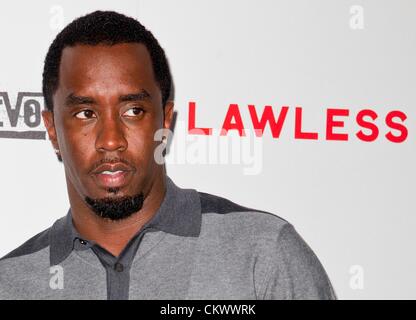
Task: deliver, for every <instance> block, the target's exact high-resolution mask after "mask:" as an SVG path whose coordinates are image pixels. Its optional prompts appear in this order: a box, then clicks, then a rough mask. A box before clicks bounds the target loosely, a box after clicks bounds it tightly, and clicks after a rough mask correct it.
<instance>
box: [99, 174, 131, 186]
mask: <svg viewBox="0 0 416 320" xmlns="http://www.w3.org/2000/svg"><path fill="white" fill-rule="evenodd" d="M131 175H132V172H131V171H103V172H101V173H96V174H94V175H93V177H94V178H95V180H96V182H97V184H98V185H99V186H101V187H103V188H116V187H118V188H120V187H123V186H125V185H126V184H128V180H129V178H130V177H131Z"/></svg>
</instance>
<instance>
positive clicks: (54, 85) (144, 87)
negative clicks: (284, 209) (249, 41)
mask: <svg viewBox="0 0 416 320" xmlns="http://www.w3.org/2000/svg"><path fill="white" fill-rule="evenodd" d="M170 90H171V76H170V72H169V67H168V63H167V60H166V57H165V54H164V51H163V49H162V48H161V47H160V45H159V44H158V42H157V40H156V39H155V38H154V37H153V35H152V34H151V33H150V32H149V31H147V30H146V29H145V28H144V27H143V26H142V25H141V24H140V23H139V22H137V21H136V20H134V19H132V18H128V17H126V16H124V15H121V14H118V13H115V12H101V11H96V12H94V13H91V14H88V15H86V16H84V17H81V18H79V19H76V20H75V21H73V22H72V23H71V24H69V25H68V26H67V27H66V28H65V29H64V30H62V32H61V33H60V34H58V36H57V37H56V39H55V40H54V41H53V43H52V44H51V46H50V48H49V51H48V53H47V56H46V59H45V67H44V72H43V94H44V98H45V104H46V110H45V111H44V112H43V114H42V116H43V120H44V123H45V126H46V128H47V131H48V135H49V138H50V140H51V143H52V145H53V147H54V149H55V152H56V154H57V156H58V159H59V160H60V161H62V162H63V165H64V169H65V176H66V182H67V189H68V195H69V201H70V210H69V212H68V214H67V215H66V217H64V218H61V219H59V220H57V221H56V222H55V224H54V225H53V226H52V227H51V228H49V229H47V230H45V231H43V232H41V233H39V234H38V235H36V236H35V237H33V238H32V239H30V240H28V241H27V242H26V243H24V244H23V245H22V246H20V247H19V248H17V249H16V250H14V251H12V252H11V253H9V254H8V255H6V256H5V257H4V258H2V259H1V261H0V298H1V299H333V298H335V294H334V292H333V290H332V287H331V284H330V281H329V279H328V277H327V275H326V273H325V271H324V269H323V267H322V265H321V264H320V262H319V261H318V259H317V257H316V256H315V255H314V253H313V252H312V250H311V249H310V248H309V247H308V246H307V245H306V243H305V242H304V241H303V240H302V238H301V237H300V236H299V235H298V234H297V233H296V231H295V230H294V228H293V227H292V226H291V224H289V223H288V222H286V221H285V220H283V219H281V218H279V217H277V216H275V215H273V214H269V213H264V212H260V211H258V210H252V209H248V208H244V207H241V206H239V205H237V204H234V203H232V202H230V201H228V200H226V199H223V198H220V197H217V196H213V195H210V194H205V193H201V192H197V191H195V190H191V189H181V188H179V187H178V186H176V185H175V184H174V182H173V181H172V180H170V178H169V177H167V175H166V173H165V167H164V166H163V165H160V164H158V162H157V161H156V160H155V152H156V150H157V149H158V146H159V145H160V143H161V142H160V141H155V139H154V136H155V133H156V132H157V131H158V130H168V129H169V128H170V126H171V121H172V114H173V102H172V101H171V100H170V98H169V97H170ZM162 143H165V141H163V142H162Z"/></svg>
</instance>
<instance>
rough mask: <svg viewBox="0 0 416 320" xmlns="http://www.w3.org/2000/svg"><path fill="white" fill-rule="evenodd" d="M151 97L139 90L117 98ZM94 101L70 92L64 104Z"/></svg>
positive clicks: (141, 98)
mask: <svg viewBox="0 0 416 320" xmlns="http://www.w3.org/2000/svg"><path fill="white" fill-rule="evenodd" d="M148 99H151V95H150V94H149V92H147V91H146V90H144V89H143V90H141V91H140V92H137V93H129V94H125V95H121V96H119V98H118V101H119V102H134V101H143V100H148ZM95 103H96V101H95V100H94V99H93V98H91V97H83V96H77V95H75V94H74V93H70V94H69V95H68V96H67V97H66V99H65V105H66V106H74V105H80V104H95Z"/></svg>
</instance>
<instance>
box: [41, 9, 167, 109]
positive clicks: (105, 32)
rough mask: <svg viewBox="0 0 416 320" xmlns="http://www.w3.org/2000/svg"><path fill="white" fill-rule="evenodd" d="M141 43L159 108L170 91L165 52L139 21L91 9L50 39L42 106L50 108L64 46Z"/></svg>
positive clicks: (44, 73) (56, 85)
mask: <svg viewBox="0 0 416 320" xmlns="http://www.w3.org/2000/svg"><path fill="white" fill-rule="evenodd" d="M120 43H141V44H144V45H145V46H146V48H147V50H148V51H149V53H150V57H151V60H152V66H153V72H154V74H155V78H156V81H157V83H158V84H159V87H160V90H161V93H162V103H163V107H164V106H165V104H166V101H167V100H168V99H169V96H170V94H171V86H172V77H171V74H170V70H169V64H168V61H167V59H166V55H165V51H164V50H163V48H162V47H161V46H160V44H159V42H158V41H157V40H156V38H155V37H154V36H153V34H152V33H151V32H150V31H148V30H147V29H146V28H145V27H144V26H143V25H142V24H141V23H140V22H139V21H137V20H135V19H133V18H130V17H127V16H125V15H123V14H120V13H117V12H114V11H94V12H92V13H89V14H87V15H85V16H82V17H79V18H77V19H75V20H74V21H72V22H71V23H70V24H68V25H67V26H66V27H65V28H64V29H63V30H62V31H61V32H60V33H59V34H58V35H57V36H56V38H55V39H54V41H53V42H52V44H51V45H50V47H49V50H48V53H47V54H46V58H45V64H44V69H43V79H42V92H43V96H44V99H45V105H46V108H47V109H48V110H49V111H53V99H52V97H53V94H54V93H55V92H56V90H57V89H58V85H59V65H60V62H61V56H62V51H63V49H64V48H65V47H71V46H75V45H78V44H80V45H99V44H104V45H109V46H111V45H115V44H120Z"/></svg>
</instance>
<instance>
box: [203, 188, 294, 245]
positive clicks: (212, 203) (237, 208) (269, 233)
mask: <svg viewBox="0 0 416 320" xmlns="http://www.w3.org/2000/svg"><path fill="white" fill-rule="evenodd" d="M199 195H200V199H201V213H202V222H203V226H204V227H205V228H213V229H216V230H217V231H218V229H220V230H221V229H227V232H232V231H234V232H235V233H236V234H241V235H244V237H246V238H247V236H254V237H256V238H258V237H267V238H270V240H277V237H278V234H279V233H280V231H281V230H283V229H284V228H286V227H288V226H291V224H290V223H289V222H288V221H286V220H285V219H283V218H282V217H280V216H278V215H276V214H274V213H270V212H266V211H262V210H259V209H253V208H247V207H244V206H241V205H239V204H237V203H234V202H232V201H230V200H228V199H226V198H223V197H220V196H216V195H212V194H208V193H204V192H199Z"/></svg>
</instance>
